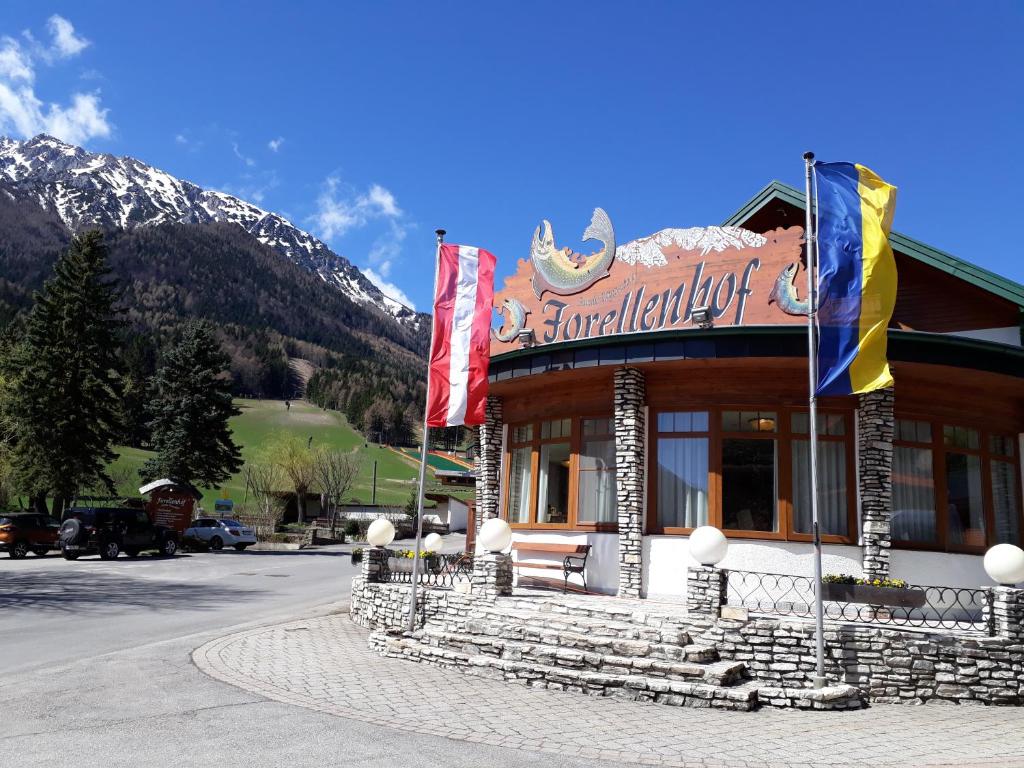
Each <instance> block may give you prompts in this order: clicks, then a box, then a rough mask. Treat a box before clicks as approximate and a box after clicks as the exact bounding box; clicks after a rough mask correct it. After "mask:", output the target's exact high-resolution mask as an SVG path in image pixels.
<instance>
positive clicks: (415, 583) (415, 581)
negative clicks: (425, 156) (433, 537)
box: [409, 229, 446, 632]
mask: <svg viewBox="0 0 1024 768" xmlns="http://www.w3.org/2000/svg"><path fill="white" fill-rule="evenodd" d="M434 233H435V234H436V235H437V250H436V251H435V252H434V292H433V293H432V294H431V299H430V300H431V301H433V300H434V299H435V298H436V297H437V272H438V269H439V268H440V263H441V244H442V243H444V236H445V234H446V233H445V231H444V230H443V229H437V230H434ZM436 315H437V311H436V310H435V311H434V312H432V313H431V315H430V348H429V349H428V350H427V397H426V402H424V404H423V446H422V448H420V482H419V490H418V492H417V502H416V548H415V549H414V550H413V556H412V591H411V593H410V596H409V631H410V632H414V631H415V630H416V592H417V590H418V589H419V580H420V541H421V540H422V539H423V491H424V486H425V485H426V482H427V445H428V443H429V436H430V427H428V426H427V418H428V414H427V407H428V405H429V403H430V352H431V350H433V348H434V332H435V331H436V330H437V325H436Z"/></svg>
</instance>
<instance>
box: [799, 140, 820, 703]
mask: <svg viewBox="0 0 1024 768" xmlns="http://www.w3.org/2000/svg"><path fill="white" fill-rule="evenodd" d="M804 167H805V171H806V182H805V188H806V192H807V204H806V208H807V226H806V230H805V234H804V241H805V242H806V244H807V384H808V405H809V410H810V415H809V418H808V425H807V429H808V432H809V436H810V453H811V529H812V533H813V535H814V634H815V652H816V656H817V659H816V665H815V675H814V680H813V682H814V687H815V688H823V687H824V686H825V617H824V610H823V606H822V599H821V528H820V526H819V524H818V396H817V394H816V390H817V387H818V329H817V325H816V323H817V314H818V285H817V279H816V272H817V266H818V259H817V251H818V240H817V228H816V227H815V211H814V196H813V195H812V193H811V189H812V186H811V185H812V183H813V175H814V153H813V152H804Z"/></svg>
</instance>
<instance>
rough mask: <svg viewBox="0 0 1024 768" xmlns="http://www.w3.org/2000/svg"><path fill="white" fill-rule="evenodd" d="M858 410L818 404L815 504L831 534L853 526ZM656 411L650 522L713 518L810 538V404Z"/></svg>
mask: <svg viewBox="0 0 1024 768" xmlns="http://www.w3.org/2000/svg"><path fill="white" fill-rule="evenodd" d="M852 415H853V414H852V411H845V412H843V411H831V410H829V411H823V412H820V413H819V421H818V435H819V443H818V471H819V480H820V484H819V489H820V497H819V509H818V512H819V519H820V521H821V530H822V535H823V537H824V538H825V540H826V541H833V542H849V541H851V540H852V538H853V537H854V536H855V535H856V534H855V530H856V529H855V525H854V523H853V514H854V508H855V503H854V499H855V498H856V497H855V495H854V490H853V488H854V477H855V473H854V467H853V442H852V428H851V424H852ZM651 420H652V423H653V425H654V430H652V431H653V434H652V435H651V440H650V445H651V454H652V455H651V462H650V468H651V474H650V481H649V482H650V484H651V491H650V495H649V497H648V530H649V531H651V532H655V533H683V534H685V533H688V532H689V531H691V530H692V529H694V528H696V527H698V526H700V525H708V524H710V525H715V526H718V527H720V528H722V529H723V530H727V531H728V532H729V535H730V536H733V535H739V536H751V537H759V538H776V539H794V540H798V541H802V540H806V539H809V538H810V535H811V506H810V440H809V435H808V416H807V413H806V411H801V410H799V409H794V408H772V409H760V408H722V409H716V410H683V409H680V410H671V411H670V410H664V411H655V412H654V413H652V414H651ZM852 532H853V533H852Z"/></svg>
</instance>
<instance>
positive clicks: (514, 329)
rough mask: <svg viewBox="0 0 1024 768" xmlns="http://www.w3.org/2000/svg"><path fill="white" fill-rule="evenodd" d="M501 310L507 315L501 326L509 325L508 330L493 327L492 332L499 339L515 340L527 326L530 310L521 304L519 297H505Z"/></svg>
mask: <svg viewBox="0 0 1024 768" xmlns="http://www.w3.org/2000/svg"><path fill="white" fill-rule="evenodd" d="M500 311H501V313H502V314H503V315H505V322H504V323H503V324H502V326H501V327H502V328H506V327H507V328H508V330H507V331H505V332H502V331H501V330H495V329H493V328H492V329H491V333H493V334H494V338H496V339H497V340H498V341H506V342H507V341H514V340H515V338H516V337H517V336H518V335H519V332H520V331H521V330H523V328H525V327H526V316H527V315H528V314H530V310H528V309H527V308H526V307H524V306H523V305H522V304H520V303H519V301H518V300H517V299H505V301H504V302H502V305H501V310H500Z"/></svg>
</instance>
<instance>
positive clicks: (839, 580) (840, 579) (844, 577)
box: [821, 573, 908, 589]
mask: <svg viewBox="0 0 1024 768" xmlns="http://www.w3.org/2000/svg"><path fill="white" fill-rule="evenodd" d="M821 580H822V581H823V582H825V583H826V584H851V585H852V584H859V585H861V586H865V587H885V588H887V589H906V588H907V586H908V585H907V582H905V581H904V580H903V579H880V578H877V577H876V578H873V579H866V578H863V577H860V576H850V575H848V574H845V573H829V574H826V575H825V576H822V577H821Z"/></svg>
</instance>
